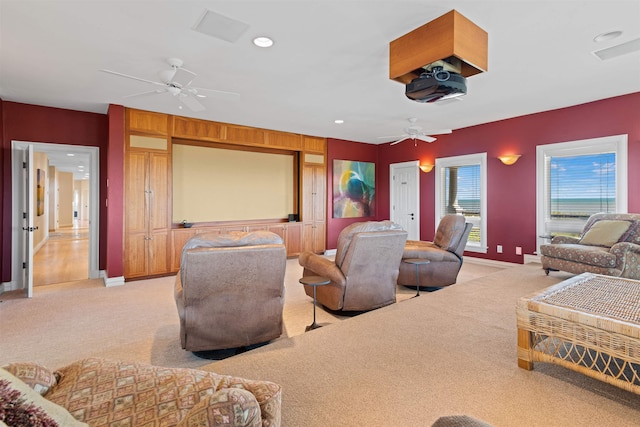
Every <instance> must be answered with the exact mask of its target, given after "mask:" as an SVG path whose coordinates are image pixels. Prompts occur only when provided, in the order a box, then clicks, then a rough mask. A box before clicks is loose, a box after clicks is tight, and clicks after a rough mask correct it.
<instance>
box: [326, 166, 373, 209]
mask: <svg viewBox="0 0 640 427" xmlns="http://www.w3.org/2000/svg"><path fill="white" fill-rule="evenodd" d="M375 167H376V165H375V164H374V163H369V162H356V161H352V160H334V161H333V217H334V218H358V217H369V216H373V208H374V201H375V194H376V191H375V190H376V169H375Z"/></svg>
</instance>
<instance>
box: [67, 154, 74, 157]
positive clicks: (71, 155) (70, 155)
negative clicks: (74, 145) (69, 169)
mask: <svg viewBox="0 0 640 427" xmlns="http://www.w3.org/2000/svg"><path fill="white" fill-rule="evenodd" d="M67 156H69V157H73V156H75V154H73V153H67Z"/></svg>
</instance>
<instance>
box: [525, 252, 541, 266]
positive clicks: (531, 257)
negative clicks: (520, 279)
mask: <svg viewBox="0 0 640 427" xmlns="http://www.w3.org/2000/svg"><path fill="white" fill-rule="evenodd" d="M530 262H536V263H538V264H540V263H541V261H540V255H534V254H524V263H525V264H529V263H530Z"/></svg>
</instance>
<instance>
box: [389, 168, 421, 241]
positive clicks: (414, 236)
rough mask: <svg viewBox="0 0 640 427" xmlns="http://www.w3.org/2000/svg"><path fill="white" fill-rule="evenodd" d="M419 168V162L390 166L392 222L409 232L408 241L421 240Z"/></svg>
mask: <svg viewBox="0 0 640 427" xmlns="http://www.w3.org/2000/svg"><path fill="white" fill-rule="evenodd" d="M419 166H420V164H419V161H417V160H415V161H411V162H403V163H393V164H391V165H390V166H389V168H390V171H389V172H390V173H389V176H390V179H391V182H390V183H389V188H390V197H389V200H390V202H391V206H390V209H389V211H390V212H391V220H392V221H393V222H395V223H397V224H400V226H402V228H403V229H405V230H406V231H407V239H408V240H420V179H419V178H420V168H419Z"/></svg>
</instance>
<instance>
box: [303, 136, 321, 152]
mask: <svg viewBox="0 0 640 427" xmlns="http://www.w3.org/2000/svg"><path fill="white" fill-rule="evenodd" d="M326 147H327V140H326V138H317V137H313V136H303V138H302V149H303V150H304V151H307V152H310V153H322V154H324V152H325V151H326Z"/></svg>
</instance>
